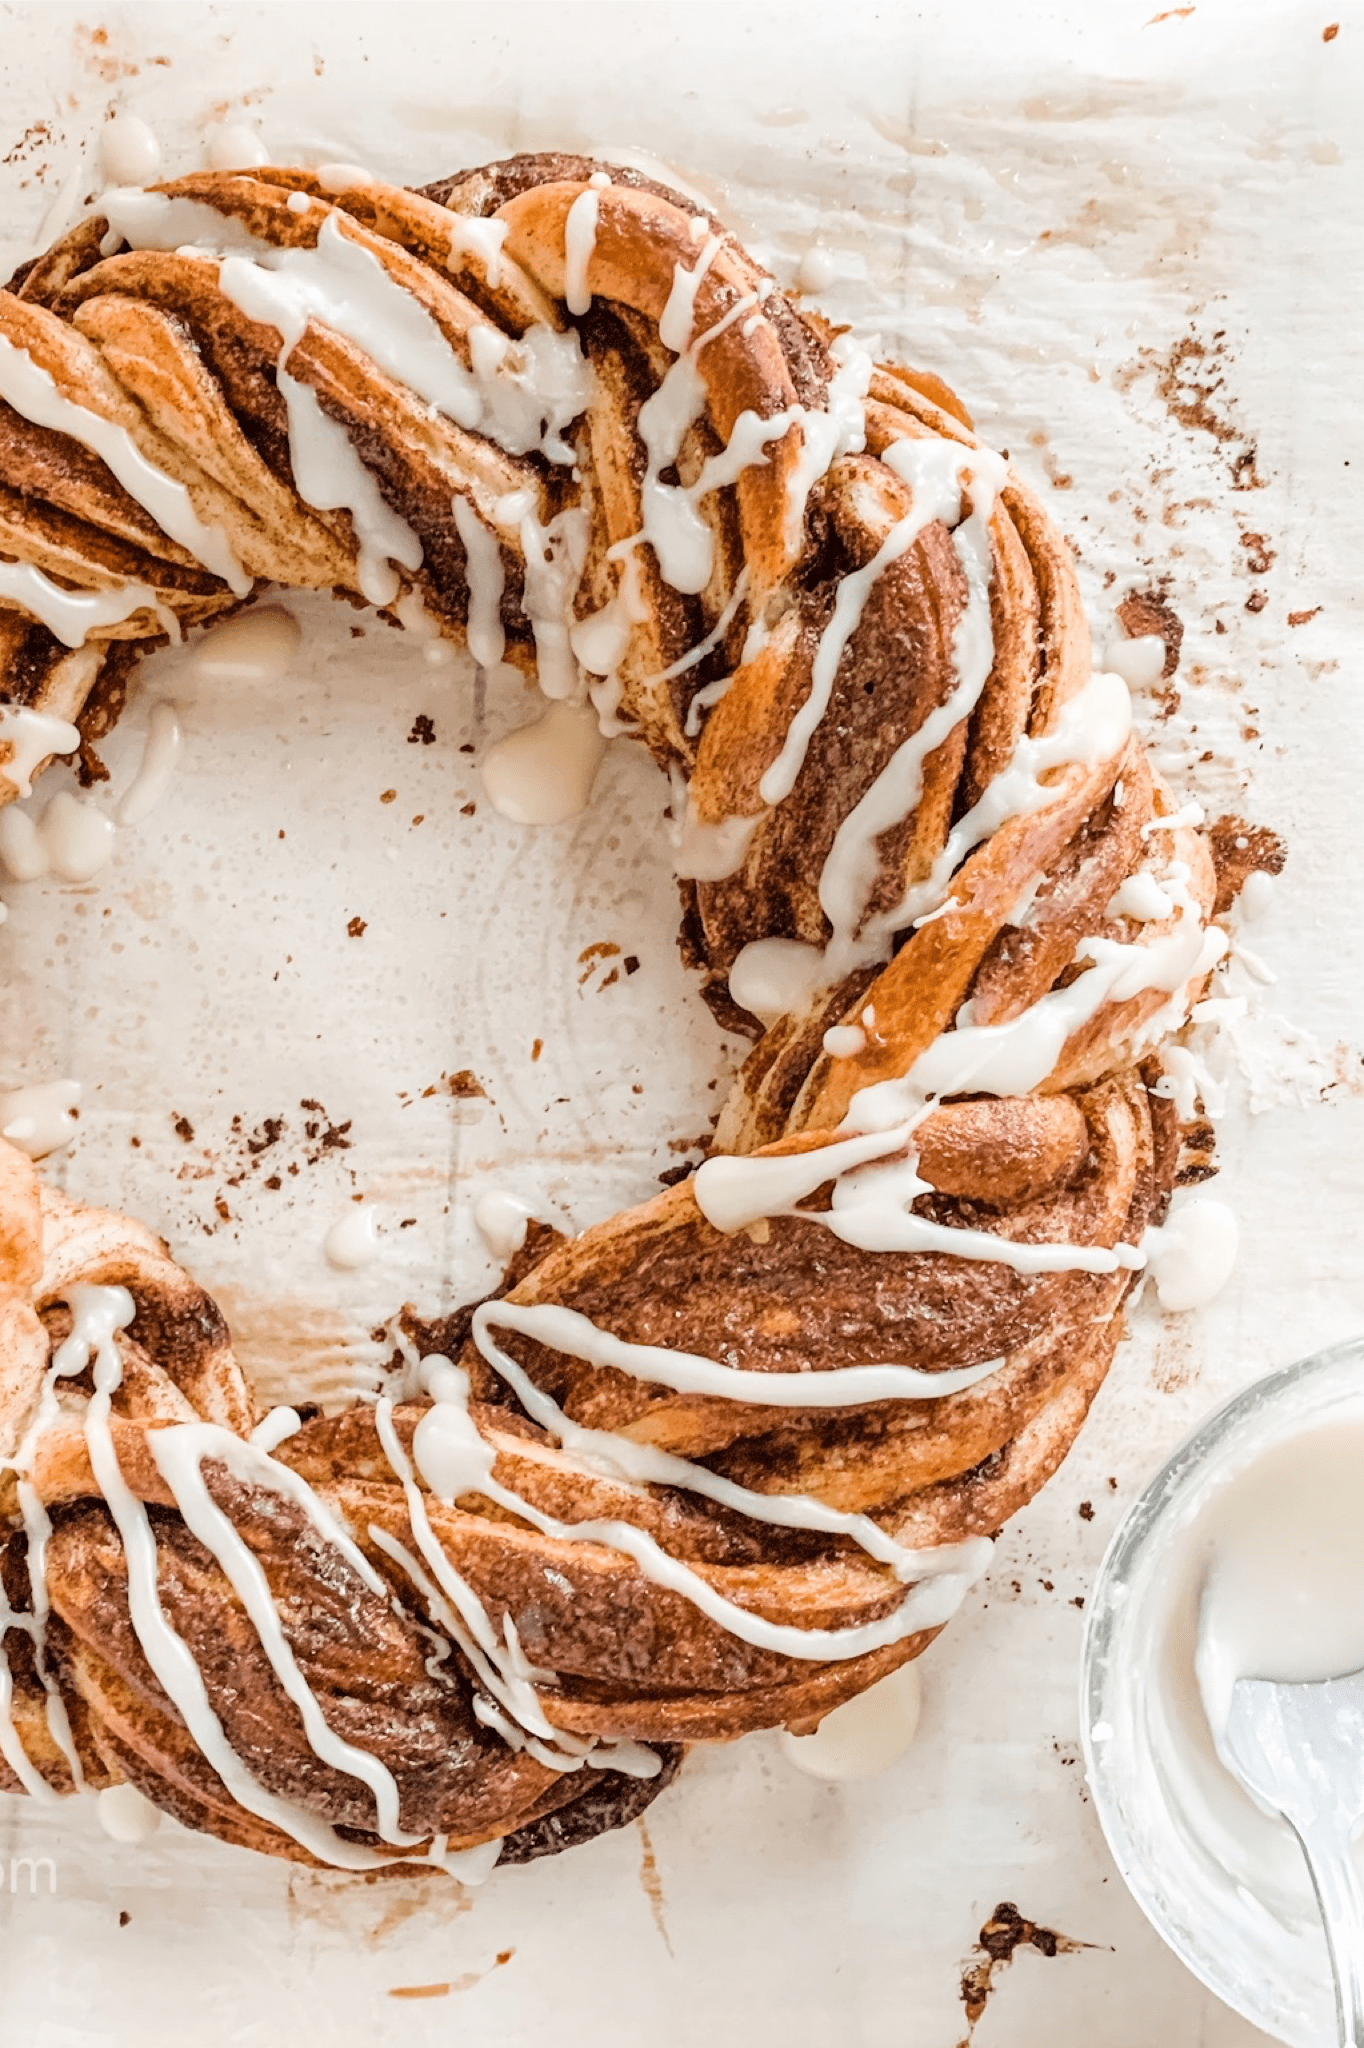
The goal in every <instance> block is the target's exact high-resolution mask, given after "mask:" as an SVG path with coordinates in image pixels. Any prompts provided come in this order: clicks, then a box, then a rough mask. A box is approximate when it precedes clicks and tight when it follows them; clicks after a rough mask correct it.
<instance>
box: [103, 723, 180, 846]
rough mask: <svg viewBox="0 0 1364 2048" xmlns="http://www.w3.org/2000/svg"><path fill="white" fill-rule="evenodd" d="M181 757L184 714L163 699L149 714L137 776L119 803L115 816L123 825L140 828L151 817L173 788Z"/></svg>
mask: <svg viewBox="0 0 1364 2048" xmlns="http://www.w3.org/2000/svg"><path fill="white" fill-rule="evenodd" d="M179 758H180V714H179V712H178V711H177V710H176V708H175V706H174V704H172V703H171V702H170V700H169V699H168V698H165V697H163V698H162V699H161V700H160V702H159V703H156V704H153V706H152V708H151V711H150V713H149V715H148V718H147V737H146V739H145V740H144V741H143V743H142V759H141V761H140V762H139V763H138V769H137V773H136V775H134V777H133V779H132V781H131V782H130V783H129V784H128V787H127V788H126V789H125V790H124V792H123V794H122V796H121V797H120V798H119V800H118V807H117V809H116V811H115V813H114V816H115V817H116V818H117V820H118V822H119V824H120V825H140V824H141V823H142V820H143V819H144V818H148V817H150V816H151V814H152V812H153V811H154V810H155V809H156V806H157V805H158V804H159V803H160V801H161V799H162V797H163V796H164V795H165V794H166V791H167V790H168V789H169V787H170V782H171V777H172V776H173V775H174V773H175V764H176V762H177V761H178V760H179Z"/></svg>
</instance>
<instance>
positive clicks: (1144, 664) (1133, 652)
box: [1104, 633, 1165, 690]
mask: <svg viewBox="0 0 1364 2048" xmlns="http://www.w3.org/2000/svg"><path fill="white" fill-rule="evenodd" d="M1104 667H1105V668H1107V669H1111V670H1112V672H1113V674H1114V675H1117V676H1121V677H1122V679H1123V681H1124V682H1125V683H1126V684H1127V686H1128V688H1129V689H1131V690H1149V689H1150V688H1151V686H1152V684H1154V683H1158V682H1159V681H1160V678H1161V676H1162V675H1163V673H1164V670H1165V642H1164V641H1163V640H1162V639H1161V637H1160V635H1159V633H1143V634H1141V635H1139V636H1138V638H1137V639H1135V640H1126V639H1116V640H1110V641H1109V643H1108V645H1107V647H1106V648H1105V649H1104Z"/></svg>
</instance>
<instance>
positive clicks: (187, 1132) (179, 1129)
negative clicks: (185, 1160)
mask: <svg viewBox="0 0 1364 2048" xmlns="http://www.w3.org/2000/svg"><path fill="white" fill-rule="evenodd" d="M171 1121H172V1123H173V1125H174V1127H175V1135H176V1137H177V1138H183V1140H184V1142H185V1143H186V1144H187V1145H192V1144H193V1143H194V1126H193V1124H192V1123H191V1122H190V1120H189V1118H188V1117H187V1116H177V1117H173V1118H172V1119H171Z"/></svg>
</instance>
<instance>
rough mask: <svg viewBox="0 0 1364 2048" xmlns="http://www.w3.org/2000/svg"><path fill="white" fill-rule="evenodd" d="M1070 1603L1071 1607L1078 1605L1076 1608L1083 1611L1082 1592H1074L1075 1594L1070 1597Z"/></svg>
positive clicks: (1083, 1599)
mask: <svg viewBox="0 0 1364 2048" xmlns="http://www.w3.org/2000/svg"><path fill="white" fill-rule="evenodd" d="M1070 1604H1071V1606H1072V1607H1078V1608H1079V1609H1080V1610H1081V1612H1083V1611H1084V1604H1085V1596H1084V1594H1083V1593H1076V1594H1075V1595H1073V1597H1072V1599H1071V1603H1070Z"/></svg>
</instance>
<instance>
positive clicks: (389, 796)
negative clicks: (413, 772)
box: [379, 789, 398, 804]
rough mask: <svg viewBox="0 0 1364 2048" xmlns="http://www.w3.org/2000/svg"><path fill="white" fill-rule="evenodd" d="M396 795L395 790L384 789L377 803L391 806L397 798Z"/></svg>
mask: <svg viewBox="0 0 1364 2048" xmlns="http://www.w3.org/2000/svg"><path fill="white" fill-rule="evenodd" d="M397 794H398V792H397V790H396V789H386V790H384V791H383V793H382V794H381V796H380V798H379V801H380V803H381V804H391V803H392V802H393V801H394V800H395V798H396V797H397Z"/></svg>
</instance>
